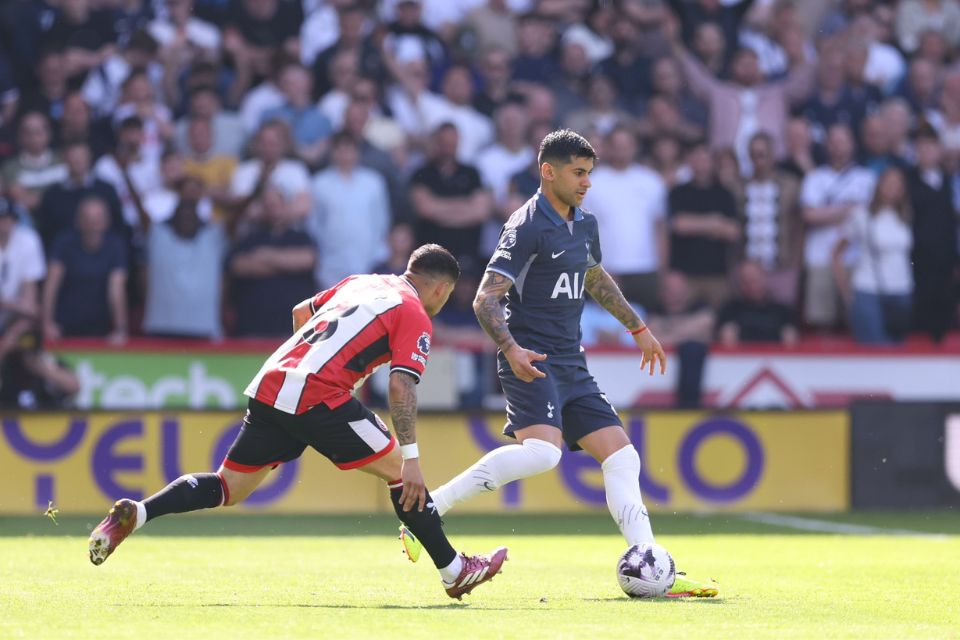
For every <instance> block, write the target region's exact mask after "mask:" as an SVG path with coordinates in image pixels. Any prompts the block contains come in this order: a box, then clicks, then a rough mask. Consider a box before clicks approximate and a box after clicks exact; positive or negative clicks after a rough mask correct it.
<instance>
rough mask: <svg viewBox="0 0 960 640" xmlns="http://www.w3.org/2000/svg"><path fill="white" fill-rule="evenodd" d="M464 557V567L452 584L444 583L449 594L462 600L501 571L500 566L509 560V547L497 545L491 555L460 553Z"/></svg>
mask: <svg viewBox="0 0 960 640" xmlns="http://www.w3.org/2000/svg"><path fill="white" fill-rule="evenodd" d="M460 557H461V558H463V569H461V570H460V575H459V576H457V579H456V580H454V581H453V584H452V585H451V586H447V585H446V584H444V587H445V588H446V590H447V595H448V596H450V597H451V598H456V599H457V600H460V599H461V598H462V597H463V596H465V595H467V594H468V593H470V592H471V591H473V590H474V589H475V588H476V587H477V586H478V585H481V584H483V583H484V582H489V581H490V580H493V577H494V576H495V575H497V574H498V573H500V567H502V566H503V563H504V562H506V561H507V548H506V547H497V548H496V549H494V550H493V553H491V554H490V555H489V556H470V557H467V556H466V555H464V554H462V553H461V554H460Z"/></svg>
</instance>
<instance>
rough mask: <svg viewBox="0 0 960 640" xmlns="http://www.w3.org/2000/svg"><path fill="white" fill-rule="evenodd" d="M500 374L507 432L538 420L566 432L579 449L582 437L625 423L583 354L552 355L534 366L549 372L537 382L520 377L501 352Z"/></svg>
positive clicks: (571, 445)
mask: <svg viewBox="0 0 960 640" xmlns="http://www.w3.org/2000/svg"><path fill="white" fill-rule="evenodd" d="M497 364H498V368H497V374H498V375H499V376H500V384H501V386H502V387H503V393H504V395H505V396H506V397H507V424H506V426H505V427H504V428H503V433H504V435H508V436H511V437H513V432H514V431H516V430H518V429H523V428H524V427H529V426H531V425H535V424H549V425H552V426H554V427H556V428H558V429H560V431H561V432H562V433H563V440H564V442H566V443H567V446H568V447H569V448H570V450H571V451H579V450H580V448H581V447H580V446H579V445H578V444H577V441H578V440H580V438H582V437H584V436H586V435H588V434H591V433H593V432H594V431H599V430H600V429H603V428H604V427H609V426H612V425H619V426H623V423H622V422H621V421H620V416H618V415H617V412H616V410H615V409H614V408H613V406H612V405H611V404H610V403H609V402H608V401H607V398H606V396H605V395H603V393H601V392H600V387H598V386H597V381H596V380H594V379H593V376H592V375H590V372H589V371H588V370H587V360H586V358H585V357H584V355H583V354H579V355H574V356H548V357H547V359H546V360H544V361H542V362H537V363H536V364H535V365H534V366H536V367H537V368H538V369H540V370H541V371H543V372H544V373H546V374H547V377H546V378H537V379H535V380H534V381H533V382H523V381H522V380H520V379H518V378H517V377H516V376H515V375H514V374H513V370H512V369H511V368H510V365H509V363H507V360H506V358H504V357H503V354H498V355H497Z"/></svg>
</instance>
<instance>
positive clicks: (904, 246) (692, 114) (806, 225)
mask: <svg viewBox="0 0 960 640" xmlns="http://www.w3.org/2000/svg"><path fill="white" fill-rule="evenodd" d="M561 126H567V127H570V128H573V129H575V130H577V131H579V132H580V133H582V134H584V135H585V136H587V137H588V139H590V140H591V142H592V143H593V144H594V145H595V147H596V148H597V150H598V152H599V155H600V158H601V160H600V163H599V164H598V166H597V168H596V171H595V173H594V186H593V189H592V190H591V192H590V193H589V194H588V196H587V199H586V202H585V207H586V208H587V209H588V210H592V211H594V212H595V213H596V214H597V217H598V220H599V224H600V233H601V238H602V239H603V254H604V264H605V266H606V268H607V270H608V271H610V272H611V273H612V274H613V275H614V276H615V277H616V278H617V279H618V280H619V282H620V284H621V286H622V288H623V290H624V292H625V293H626V295H627V297H628V298H629V299H630V300H631V302H633V303H635V304H637V305H638V307H640V308H642V309H643V310H644V313H645V314H648V316H649V318H650V319H651V321H654V320H656V321H657V322H659V323H660V325H661V327H662V328H661V329H660V331H658V333H662V334H663V335H664V336H665V339H666V340H667V341H668V342H671V343H677V344H680V343H683V344H692V343H700V344H705V343H708V342H711V341H720V342H722V343H724V344H731V345H732V344H737V343H740V342H745V341H758V340H759V341H765V340H773V341H782V342H784V343H787V344H789V343H791V342H793V341H795V340H796V339H797V335H798V330H799V331H815V332H843V331H846V332H849V333H851V334H852V335H853V336H854V337H855V338H856V339H857V340H859V341H862V342H868V343H888V342H895V341H898V340H901V339H903V337H904V336H906V335H907V334H908V333H909V332H911V331H922V332H925V333H927V334H929V335H930V336H931V337H932V338H933V339H934V340H936V341H939V340H942V339H943V337H944V335H945V334H946V333H947V332H948V331H949V330H951V329H952V328H955V327H956V325H957V316H958V309H957V290H958V281H960V276H958V272H960V269H958V245H960V235H958V209H960V2H958V0H899V1H897V0H802V1H798V0H380V1H375V0H5V1H3V2H0V262H2V271H0V329H2V331H3V335H2V340H0V357H2V356H4V355H5V354H7V353H9V352H11V351H13V350H15V349H16V347H17V344H18V341H20V340H21V338H22V337H23V336H24V335H29V334H30V333H31V332H32V331H34V330H35V329H37V328H39V329H40V330H42V333H43V336H44V338H45V339H46V340H47V341H48V342H49V341H56V340H58V339H60V338H66V337H71V336H86V337H100V338H104V339H105V340H108V341H109V342H110V343H113V344H122V343H123V342H124V341H125V340H126V339H127V338H128V337H129V336H131V335H147V336H159V337H166V336H173V337H180V338H200V339H220V338H221V337H223V336H259V337H273V336H279V335H283V334H285V333H287V332H288V331H289V309H290V307H291V306H292V304H293V303H295V302H296V301H297V300H299V299H301V298H303V297H305V296H306V295H308V293H309V292H310V291H312V290H315V289H317V288H325V287H328V286H330V285H332V284H334V283H335V282H337V281H338V280H339V279H340V278H342V277H343V276H345V275H347V274H350V273H357V272H368V271H375V270H384V271H391V272H396V271H399V270H400V269H402V266H403V264H404V261H405V257H406V255H407V254H408V253H409V251H410V250H411V249H412V248H413V247H414V246H416V245H418V244H419V243H423V242H439V243H441V244H443V245H445V246H447V247H448V248H450V249H451V250H452V251H453V252H454V253H455V254H456V255H457V256H458V257H460V258H461V259H462V260H463V262H464V264H466V265H470V267H469V270H471V271H472V273H468V275H469V278H468V281H469V282H476V279H477V276H478V275H479V273H478V271H479V270H480V269H481V268H482V265H483V264H485V263H486V260H487V258H488V257H489V255H490V252H491V251H492V249H493V247H494V245H495V242H496V238H497V232H498V229H499V226H500V225H501V224H502V223H503V221H504V220H505V219H506V217H507V216H509V214H510V213H511V212H512V211H514V210H515V209H516V208H517V207H518V206H520V205H521V204H522V203H523V202H524V201H526V200H527V199H528V198H529V197H530V196H531V195H532V194H533V193H534V192H535V191H536V188H537V184H538V181H539V171H538V167H537V164H536V148H537V145H538V144H539V141H540V139H542V137H543V135H544V134H545V133H546V132H548V131H550V130H552V129H554V128H557V127H561ZM461 297H463V298H464V300H467V299H468V297H469V296H467V294H466V293H464V294H463V296H461ZM460 311H462V310H459V309H451V311H450V312H449V315H450V318H449V319H447V322H448V323H449V325H450V326H451V327H454V328H458V329H457V331H459V330H460V329H462V328H463V327H464V325H465V324H470V323H468V322H465V320H464V318H461V317H460V315H462V314H460V315H458V314H459V312H460ZM590 313H591V311H590V310H588V314H590ZM588 317H589V316H588ZM444 322H445V319H444V317H443V316H441V317H440V318H438V324H440V325H443V324H444ZM588 324H589V323H588ZM674 325H675V326H674ZM585 329H586V328H585ZM457 331H454V332H453V333H454V334H455V335H459V334H458V333H457ZM602 334H603V331H600V333H599V334H598V335H602ZM591 335H593V333H591ZM685 348H687V347H685ZM687 349H688V351H690V349H689V348H687ZM696 351H697V350H696V349H693V350H692V351H690V352H691V353H694V352H696ZM696 357H697V356H693V359H694V360H696Z"/></svg>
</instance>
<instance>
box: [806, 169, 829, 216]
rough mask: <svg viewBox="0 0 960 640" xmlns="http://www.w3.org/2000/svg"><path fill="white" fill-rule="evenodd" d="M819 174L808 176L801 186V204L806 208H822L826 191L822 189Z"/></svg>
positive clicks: (814, 173)
mask: <svg viewBox="0 0 960 640" xmlns="http://www.w3.org/2000/svg"><path fill="white" fill-rule="evenodd" d="M818 178H819V176H818V174H817V172H813V173H810V174H808V175H807V176H806V177H805V178H804V179H803V184H802V185H801V186H800V204H801V205H802V206H804V207H821V206H823V204H824V202H825V200H826V198H825V195H826V194H825V189H822V188H821V185H820V184H819V183H820V180H819V179H818Z"/></svg>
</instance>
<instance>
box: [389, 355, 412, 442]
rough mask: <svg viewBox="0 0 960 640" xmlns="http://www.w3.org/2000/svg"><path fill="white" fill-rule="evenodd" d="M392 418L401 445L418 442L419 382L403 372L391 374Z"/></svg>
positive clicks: (390, 398) (390, 401)
mask: <svg viewBox="0 0 960 640" xmlns="http://www.w3.org/2000/svg"><path fill="white" fill-rule="evenodd" d="M388 396H389V398H388V401H389V404H390V418H391V419H392V420H393V430H394V431H395V432H396V433H397V440H398V441H399V442H400V444H402V445H403V444H413V443H414V442H416V441H417V381H416V380H414V378H413V376H412V375H410V374H409V373H404V372H403V371H394V372H393V373H391V374H390V385H389V391H388Z"/></svg>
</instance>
